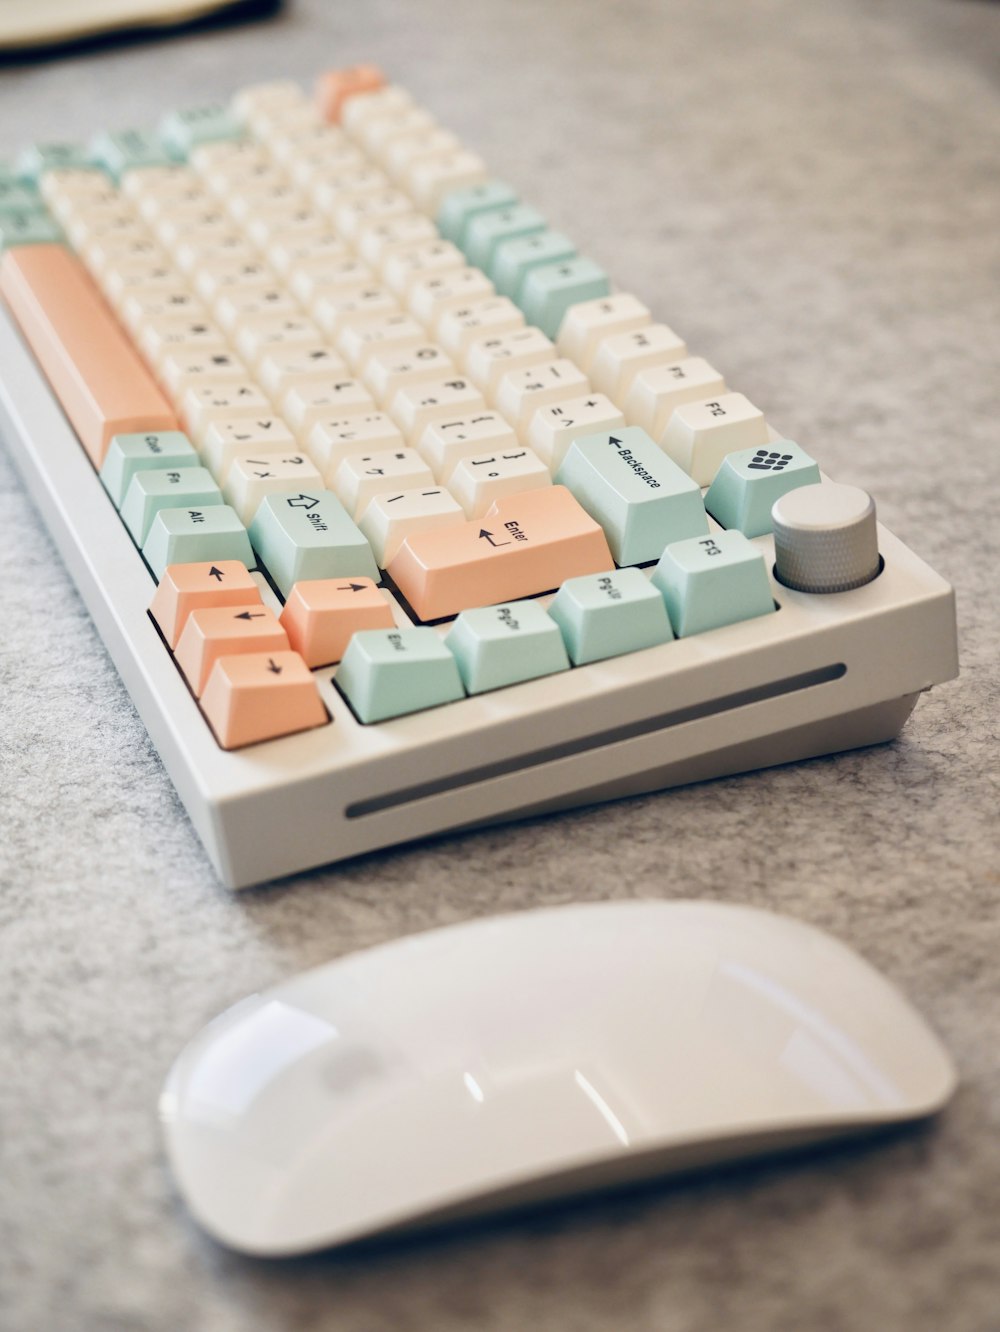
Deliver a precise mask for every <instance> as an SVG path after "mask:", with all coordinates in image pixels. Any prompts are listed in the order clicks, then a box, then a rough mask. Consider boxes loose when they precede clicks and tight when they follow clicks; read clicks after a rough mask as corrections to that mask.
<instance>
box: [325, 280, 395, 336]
mask: <svg viewBox="0 0 1000 1332" xmlns="http://www.w3.org/2000/svg"><path fill="white" fill-rule="evenodd" d="M398 313H399V302H398V301H397V300H396V298H395V296H393V294H392V292H391V291H387V290H386V289H385V288H384V287H380V286H379V285H378V284H377V283H376V284H372V285H371V286H367V287H349V288H347V289H346V290H344V291H341V292H336V293H329V292H328V293H327V295H326V296H325V297H324V299H323V332H324V334H325V336H326V339H327V341H328V342H330V343H332V344H333V345H334V346H336V345H337V342H338V340H339V338H340V335H341V334H342V333H343V332H344V330H345V329H347V328H349V327H350V326H351V325H352V324H358V323H362V322H363V321H364V320H366V319H372V318H374V317H375V316H376V315H390V314H398Z"/></svg>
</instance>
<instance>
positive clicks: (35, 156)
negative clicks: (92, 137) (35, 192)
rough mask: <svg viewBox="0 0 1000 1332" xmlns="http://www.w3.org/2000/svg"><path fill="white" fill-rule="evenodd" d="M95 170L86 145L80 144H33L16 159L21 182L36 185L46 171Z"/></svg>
mask: <svg viewBox="0 0 1000 1332" xmlns="http://www.w3.org/2000/svg"><path fill="white" fill-rule="evenodd" d="M71 167H72V168H79V169H82V170H86V169H87V168H88V167H91V168H93V169H94V170H97V168H96V167H95V165H94V163H93V162H92V161H91V158H90V153H89V152H88V151H87V148H86V145H84V144H82V143H33V144H32V145H31V147H30V148H25V149H24V151H23V152H22V153H20V154H19V156H18V159H17V174H18V175H19V176H20V177H21V179H22V180H30V181H34V182H35V183H36V184H37V183H38V180H39V177H40V176H42V175H43V174H44V173H45V172H46V171H65V170H68V169H69V168H71Z"/></svg>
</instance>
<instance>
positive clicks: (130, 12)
mask: <svg viewBox="0 0 1000 1332" xmlns="http://www.w3.org/2000/svg"><path fill="white" fill-rule="evenodd" d="M280 3H281V0H32V2H31V3H30V4H29V3H25V0H0V51H3V52H18V51H29V50H32V49H34V48H38V47H49V46H62V45H68V44H74V43H76V42H80V41H88V40H91V39H94V38H98V37H103V36H110V35H112V34H116V33H141V32H147V31H149V30H150V29H154V30H155V29H159V28H164V29H166V28H172V27H179V26H183V25H185V24H189V23H196V22H198V21H199V20H202V19H211V18H214V17H216V16H218V17H219V18H223V17H226V16H232V17H233V18H238V17H247V18H249V17H251V16H258V15H262V14H264V13H271V12H273V11H274V10H276V9H278V8H279V7H280Z"/></svg>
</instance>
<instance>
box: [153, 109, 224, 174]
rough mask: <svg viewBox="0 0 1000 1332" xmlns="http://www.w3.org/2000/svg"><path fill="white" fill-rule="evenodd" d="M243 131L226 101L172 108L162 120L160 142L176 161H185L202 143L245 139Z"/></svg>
mask: <svg viewBox="0 0 1000 1332" xmlns="http://www.w3.org/2000/svg"><path fill="white" fill-rule="evenodd" d="M243 133H244V131H243V126H242V125H241V124H240V122H239V121H238V120H237V119H236V117H235V116H234V115H233V114H232V112H231V111H230V110H229V108H228V107H227V106H226V104H225V103H224V102H209V103H206V104H205V105H204V106H191V107H187V108H186V109H184V110H181V111H169V112H168V113H167V114H166V115H165V116H164V117H163V119H162V120H161V121H160V142H161V143H162V144H163V146H164V148H165V149H166V150H167V152H168V153H169V154H170V156H171V157H172V158H174V160H175V161H181V162H183V161H184V159H185V158H186V157H187V156H188V154H189V153H190V152H191V151H192V150H193V149H195V148H197V147H198V145H199V144H201V143H215V142H216V141H217V140H220V139H242V138H243Z"/></svg>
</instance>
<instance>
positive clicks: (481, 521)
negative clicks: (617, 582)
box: [388, 486, 615, 620]
mask: <svg viewBox="0 0 1000 1332" xmlns="http://www.w3.org/2000/svg"><path fill="white" fill-rule="evenodd" d="M614 567H615V562H614V560H613V559H612V558H611V551H610V550H609V549H608V543H607V540H606V539H605V536H604V533H603V531H602V530H601V528H600V527H599V526H598V525H597V523H595V522H594V520H593V519H592V518H591V517H590V516H589V514H587V513H585V512H584V510H583V509H582V508H581V507H580V505H579V504H578V503H577V501H576V500H575V499H574V498H573V496H572V494H571V493H570V492H569V491H568V490H567V489H566V487H565V486H546V487H545V488H544V489H542V490H527V491H523V492H522V493H521V494H519V495H506V496H504V497H503V499H499V500H497V501H496V503H494V504H493V506H492V508H490V509H488V510H487V512H486V514H485V516H484V517H482V518H477V519H476V520H475V521H474V522H471V523H462V524H460V525H458V526H455V527H448V528H445V529H442V530H439V531H433V532H417V533H415V534H414V535H413V536H411V537H408V538H407V539H406V540H405V541H404V542H403V544H402V546H400V548H399V550H398V551H397V553H396V555H395V556H394V557H393V559H392V560H390V562H389V566H388V572H389V574H390V575H391V576H392V578H393V581H394V582H395V584H396V586H397V587H398V588H399V590H400V591H401V592H402V594H403V596H404V597H405V598H406V600H407V601H408V602H409V603H410V606H411V607H412V609H413V611H414V612H415V614H416V615H417V616H418V618H419V619H421V620H437V619H440V618H441V617H442V616H445V615H456V614H458V612H459V611H462V610H466V609H468V608H469V607H472V606H489V605H492V604H494V603H495V602H500V601H516V600H517V599H518V598H519V597H530V596H534V595H536V594H537V593H539V592H548V591H549V590H550V589H552V588H556V587H558V586H559V585H560V583H563V582H565V580H566V579H567V578H575V577H576V576H577V575H578V574H591V573H604V572H605V571H606V570H611V569H613V568H614Z"/></svg>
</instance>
